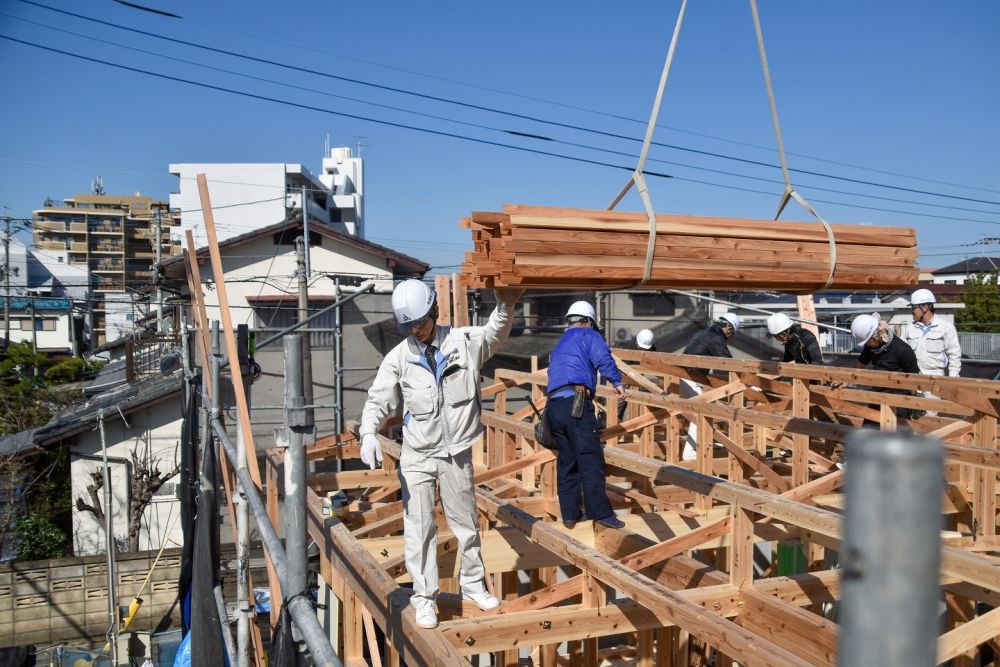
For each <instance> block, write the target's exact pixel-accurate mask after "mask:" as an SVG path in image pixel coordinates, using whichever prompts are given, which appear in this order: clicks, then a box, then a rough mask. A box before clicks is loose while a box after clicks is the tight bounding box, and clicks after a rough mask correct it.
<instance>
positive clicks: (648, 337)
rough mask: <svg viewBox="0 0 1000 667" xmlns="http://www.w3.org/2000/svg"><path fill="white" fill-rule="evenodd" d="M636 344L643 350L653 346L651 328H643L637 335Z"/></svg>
mask: <svg viewBox="0 0 1000 667" xmlns="http://www.w3.org/2000/svg"><path fill="white" fill-rule="evenodd" d="M635 344H636V346H637V347H639V348H641V349H643V350H648V349H649V348H651V347H653V332H652V331H650V330H649V329H643V330H642V331H640V332H639V333H637V334H636V335H635Z"/></svg>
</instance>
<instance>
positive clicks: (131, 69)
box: [0, 0, 671, 178]
mask: <svg viewBox="0 0 1000 667" xmlns="http://www.w3.org/2000/svg"><path fill="white" fill-rule="evenodd" d="M20 1H21V2H28V1H29V0H20ZM32 4H34V3H32ZM0 39H6V40H8V41H11V42H16V43H18V44H23V45H25V46H30V47H33V48H36V49H41V50H43V51H50V52H52V53H58V54H61V55H64V56H69V57H70V58H77V59H78V60H85V61H88V62H93V63H98V64H101V65H107V66H108V67H114V68H117V69H123V70H127V71H129V72H136V73H138V74H146V75H148V76H154V77H157V78H159V79H166V80H168V81H175V82H178V83H186V84H189V85H192V86H198V87H200V88H207V89H209V90H216V91H220V92H223V93H230V94H232V95H239V96H241V97H248V98H251V99H256V100H262V101H264V102H274V103H276V104H284V105H286V106H291V107H296V108H299V109H305V110H307V111H318V112H320V113H325V114H330V115H332V116H340V117H342V118H351V119H354V120H360V121H365V122H369V123H376V124H378V125H385V126H388V127H395V128H398V129H402V130H412V131H414V132H423V133H425V134H430V135H435V136H440V137H449V138H451V139H460V140H463V141H471V142H473V143H478V144H484V145H487V146H497V147H499V148H510V149H512V150H516V151H522V152H524V153H532V154H534V155H545V156H548V157H555V158H561V159H564V160H571V161H573V162H581V163H584V164H592V165H595V166H599V167H610V168H612V169H620V170H623V171H628V172H632V171H635V170H634V168H632V167H628V166H625V165H619V164H612V163H610V162H601V161H599V160H591V159H588V158H583V157H578V156H573V155H562V154H560V153H552V152H550V151H542V150H538V149H535V148H526V147H524V146H515V145H513V144H505V143H502V142H499V141H490V140H489V139H477V138H475V137H468V136H465V135H461V134H455V133H453V132H445V131H443V130H432V129H430V128H425V127H417V126H415V125H407V124H405V123H395V122H393V121H389V120H382V119H378V118H369V117H366V116H359V115H357V114H350V113H346V112H343V111H334V110H333V109H323V108H322V107H316V106H312V105H310V104H300V103H298V102H292V101H289V100H282V99H278V98H275V97H268V96H267V95H257V94H255V93H248V92H244V91H241V90H235V89H232V88H225V87H223V86H215V85H212V84H209V83H202V82H200V81H192V80H190V79H184V78H181V77H176V76H170V75H169V74H160V73H159V72H151V71H149V70H144V69H140V68H138V67H129V66H128V65H121V64H118V63H113V62H108V61H106V60H101V59H99V58H91V57H90V56H84V55H81V54H78V53H71V52H69V51H63V50H62V49H56V48H53V47H51V46H44V45H42V44H35V43H32V42H26V41H24V40H22V39H17V38H15V37H10V36H9V35H0ZM643 173H644V174H645V175H647V176H656V177H659V178H671V176H670V174H663V173H660V172H655V171H648V170H647V171H643Z"/></svg>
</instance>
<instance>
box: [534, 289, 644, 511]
mask: <svg viewBox="0 0 1000 667" xmlns="http://www.w3.org/2000/svg"><path fill="white" fill-rule="evenodd" d="M566 322H567V323H568V325H569V326H568V327H567V329H566V333H564V334H563V337H562V338H560V339H559V342H558V343H557V344H556V347H555V349H554V350H553V351H552V354H551V355H550V356H549V385H548V407H547V408H546V411H545V413H546V418H547V419H548V420H549V426H550V427H551V428H552V435H553V438H554V439H555V444H556V445H557V447H558V450H559V457H558V466H557V467H558V490H559V513H560V514H561V515H562V521H563V525H565V526H566V527H567V528H572V527H573V526H575V525H576V522H577V521H580V520H581V519H582V518H583V517H582V513H581V511H580V510H581V508H580V491H581V489H582V491H583V506H584V508H585V509H586V511H587V517H589V518H591V519H593V520H594V521H596V522H597V523H599V524H601V525H604V526H607V527H609V528H622V527H624V526H625V522H624V521H622V520H621V519H619V518H618V517H617V516H615V512H614V509H613V508H612V507H611V502H610V501H609V500H608V494H607V492H606V491H605V489H604V484H605V482H604V450H603V449H602V447H601V442H600V440H598V438H597V419H596V417H595V415H594V403H593V398H594V390H595V388H596V386H597V371H600V372H601V375H602V376H603V377H604V379H606V380H608V381H609V382H611V384H613V385H614V387H615V393H616V394H617V395H618V398H619V400H620V399H624V398H625V388H624V387H623V386H622V376H621V374H620V373H619V372H618V368H617V367H616V366H615V361H614V359H612V358H611V350H610V349H609V348H608V344H607V343H606V342H605V341H604V338H603V337H602V336H601V334H600V333H598V332H597V331H596V330H595V328H594V327H596V325H597V321H596V313H595V312H594V307H593V306H592V305H590V304H589V303H587V302H586V301H577V302H576V303H574V304H573V305H572V306H570V308H569V311H567V313H566Z"/></svg>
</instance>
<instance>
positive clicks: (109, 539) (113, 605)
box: [97, 409, 118, 665]
mask: <svg viewBox="0 0 1000 667" xmlns="http://www.w3.org/2000/svg"><path fill="white" fill-rule="evenodd" d="M97 424H98V426H99V427H100V429H101V461H102V464H103V466H104V468H103V471H102V474H101V481H102V483H103V485H104V549H105V551H106V554H105V556H106V566H107V570H108V631H107V639H108V644H110V646H111V659H112V661H113V664H115V665H117V664H118V591H117V589H118V575H117V574H116V573H115V534H114V521H113V515H112V512H111V504H112V502H113V501H114V496H113V494H112V493H111V468H110V467H109V463H108V445H107V440H106V439H105V437H104V410H103V409H102V410H99V411H98V412H97Z"/></svg>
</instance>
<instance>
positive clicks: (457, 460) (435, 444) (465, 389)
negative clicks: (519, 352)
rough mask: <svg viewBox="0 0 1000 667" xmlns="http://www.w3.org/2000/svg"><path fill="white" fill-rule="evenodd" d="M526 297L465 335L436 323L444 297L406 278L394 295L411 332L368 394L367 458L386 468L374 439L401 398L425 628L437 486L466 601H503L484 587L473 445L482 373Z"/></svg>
mask: <svg viewBox="0 0 1000 667" xmlns="http://www.w3.org/2000/svg"><path fill="white" fill-rule="evenodd" d="M521 292H522V290H510V289H508V290H499V289H498V290H496V295H497V306H496V308H495V309H494V311H493V312H492V313H491V314H490V318H489V321H488V322H487V323H486V326H482V327H460V328H455V327H447V326H438V325H437V316H438V313H437V296H436V295H435V293H434V290H432V289H431V288H430V287H428V286H427V285H425V284H424V283H422V282H420V281H419V280H412V279H411V280H405V281H403V282H402V283H400V284H399V285H397V286H396V288H395V290H393V293H392V310H393V313H394V314H395V316H396V321H397V323H398V324H399V327H400V329H401V330H402V331H403V332H405V333H406V334H408V335H407V336H406V339H405V340H404V341H403V342H401V343H400V344H399V345H397V346H396V347H394V348H393V349H392V350H390V351H389V352H388V353H387V354H386V355H385V358H384V359H383V360H382V363H381V364H380V365H379V369H378V374H377V375H376V376H375V382H374V383H373V384H372V386H371V388H370V389H369V390H368V400H367V401H366V402H365V406H364V409H363V410H362V413H361V428H360V429H359V434H360V436H361V460H362V461H364V462H365V463H366V464H367V465H369V466H370V467H371V468H372V469H374V468H375V466H376V464H377V463H381V461H382V448H381V446H380V445H379V440H378V437H377V436H376V435H375V434H376V432H377V431H378V428H379V425H380V424H381V423H382V420H383V419H385V418H386V417H387V416H389V415H391V414H392V413H394V412H395V410H396V407H397V406H398V405H399V402H400V400H402V404H403V411H404V412H403V447H402V453H401V455H400V458H399V482H400V487H401V491H402V495H403V548H404V556H405V559H406V570H407V572H409V573H410V577H411V578H412V579H413V596H412V597H411V598H410V603H411V604H412V605H413V608H414V611H415V613H416V622H417V625H418V626H420V627H422V628H434V627H437V624H438V618H437V610H436V608H435V598H436V597H437V593H438V565H437V523H436V521H435V502H434V495H435V486H436V484H440V487H441V506H442V509H443V510H444V516H445V519H446V520H447V522H448V527H449V528H450V529H451V532H452V534H453V535H454V536H455V539H456V540H457V541H458V552H459V554H460V557H461V569H460V573H459V581H460V584H461V594H462V597H464V598H466V599H469V600H471V601H472V602H474V603H475V604H476V605H477V606H478V607H479V608H480V609H482V610H487V609H493V608H495V607H497V606H498V605H499V604H500V602H499V600H497V598H496V597H494V596H493V595H492V594H490V593H489V592H488V591H487V589H486V587H485V585H484V578H485V576H486V570H485V568H484V567H483V559H482V555H481V553H480V538H479V522H478V518H477V513H476V497H475V491H474V490H473V485H472V472H473V471H472V451H471V447H472V445H473V443H475V442H477V441H478V440H479V438H480V437H481V436H482V433H483V425H482V422H481V420H480V410H481V407H480V398H479V389H480V372H481V369H482V367H483V364H485V363H486V360H487V359H489V358H490V357H491V356H493V354H494V353H495V352H496V351H497V349H498V348H499V347H500V345H502V344H503V342H504V341H505V340H506V339H507V336H508V334H509V333H510V327H511V322H512V315H511V313H512V311H513V306H514V304H515V303H516V302H517V299H518V298H519V297H520V295H521Z"/></svg>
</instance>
